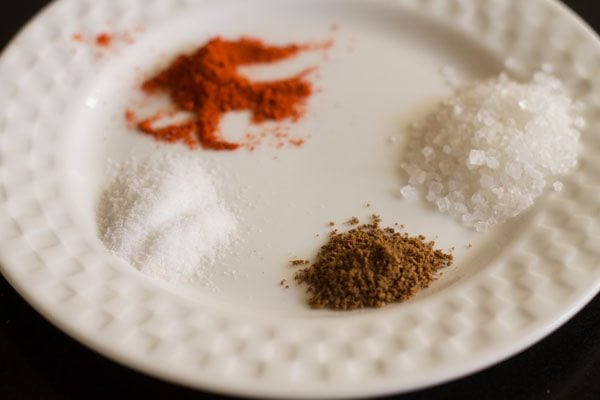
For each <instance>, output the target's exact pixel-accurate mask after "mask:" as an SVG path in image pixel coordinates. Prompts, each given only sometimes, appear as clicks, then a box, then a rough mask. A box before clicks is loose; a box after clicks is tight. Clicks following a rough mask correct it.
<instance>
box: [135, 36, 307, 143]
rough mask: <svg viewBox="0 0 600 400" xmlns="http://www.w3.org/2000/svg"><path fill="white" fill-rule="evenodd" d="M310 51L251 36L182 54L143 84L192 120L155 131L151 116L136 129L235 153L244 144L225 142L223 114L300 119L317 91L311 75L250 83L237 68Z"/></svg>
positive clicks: (216, 41) (218, 39) (215, 42)
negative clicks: (191, 117) (166, 98)
mask: <svg viewBox="0 0 600 400" xmlns="http://www.w3.org/2000/svg"><path fill="white" fill-rule="evenodd" d="M307 49H311V47H310V46H302V45H297V44H290V45H287V46H272V45H267V44H265V43H264V42H262V41H261V40H258V39H252V38H247V37H244V38H241V39H239V40H234V41H228V40H224V39H222V38H221V37H216V38H214V39H212V40H210V41H209V42H208V43H207V44H206V45H204V46H202V47H200V48H199V49H197V50H196V51H195V52H194V53H192V54H185V55H180V56H178V57H177V58H176V59H175V60H174V61H173V62H172V63H171V65H170V66H169V67H168V68H166V69H165V70H163V71H162V72H159V73H158V74H157V75H156V76H154V77H152V78H150V79H149V80H147V81H146V82H144V84H143V86H142V88H143V90H144V91H146V92H147V93H155V92H164V93H167V94H168V95H169V96H170V97H171V99H172V101H173V102H174V104H175V106H176V107H177V109H178V110H179V111H186V112H191V113H192V114H193V115H194V118H193V119H192V120H190V121H188V122H184V123H182V124H174V125H168V126H165V127H161V128H155V127H154V124H155V122H156V121H157V119H158V118H157V117H156V116H153V117H150V118H147V119H145V120H142V121H140V122H139V123H138V128H139V129H140V130H141V131H143V132H145V133H147V134H149V135H151V136H153V137H154V138H156V139H157V140H162V141H167V142H184V143H185V144H186V145H188V146H189V147H192V148H193V147H195V146H196V143H197V141H199V142H200V144H201V145H202V147H203V148H205V149H210V150H235V149H237V148H238V147H240V145H241V143H234V142H229V141H227V140H225V139H224V138H223V137H222V136H221V134H220V132H219V131H218V127H219V123H220V120H221V116H222V115H223V114H224V113H226V112H229V111H240V110H249V111H250V112H251V114H252V122H254V123H261V122H264V121H267V120H272V121H282V120H285V119H290V120H292V121H296V120H298V119H299V118H300V117H301V116H302V115H303V112H304V108H303V107H304V105H305V103H306V100H307V98H308V97H309V96H310V95H311V94H312V93H313V88H312V85H311V83H310V82H309V81H308V80H307V79H306V74H307V72H308V71H304V72H302V73H300V74H298V75H295V76H293V77H291V78H288V79H282V80H276V81H268V82H252V81H250V80H249V79H248V78H246V77H244V76H243V75H241V74H240V73H239V72H238V67H239V66H242V65H250V64H259V63H272V62H276V61H281V60H284V59H287V58H289V57H292V56H294V55H296V54H298V53H299V52H300V51H303V50H307ZM196 138H197V140H196ZM299 143H300V142H298V145H299Z"/></svg>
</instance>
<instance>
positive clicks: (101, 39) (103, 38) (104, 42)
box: [96, 32, 113, 47]
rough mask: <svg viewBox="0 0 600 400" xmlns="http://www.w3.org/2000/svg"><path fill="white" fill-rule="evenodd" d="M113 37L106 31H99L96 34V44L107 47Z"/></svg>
mask: <svg viewBox="0 0 600 400" xmlns="http://www.w3.org/2000/svg"><path fill="white" fill-rule="evenodd" d="M112 41H113V38H112V35H109V34H108V33H105V32H104V33H101V34H99V35H97V36H96V44H97V45H98V46H101V47H108V46H110V45H111V44H112Z"/></svg>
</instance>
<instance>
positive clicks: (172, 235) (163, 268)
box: [97, 154, 236, 282]
mask: <svg viewBox="0 0 600 400" xmlns="http://www.w3.org/2000/svg"><path fill="white" fill-rule="evenodd" d="M97 222H98V228H99V233H100V239H101V240H102V241H103V242H104V244H105V245H106V247H107V248H108V249H109V250H110V251H112V252H113V253H114V254H116V255H117V256H119V257H121V258H123V259H125V260H127V261H129V263H130V264H131V265H133V266H134V267H136V268H137V269H139V270H141V271H142V272H144V273H146V274H149V275H151V276H153V277H156V278H160V279H164V280H167V281H172V282H187V281H191V280H199V279H202V278H204V277H206V276H208V275H207V273H208V271H207V268H208V267H209V266H210V265H211V264H212V263H214V261H215V258H216V256H217V255H218V254H219V252H221V251H222V250H224V249H226V248H227V246H228V245H229V244H230V242H231V239H232V238H233V236H234V234H235V230H236V220H235V218H234V216H233V215H232V214H231V213H230V212H229V211H227V210H226V209H225V207H224V206H223V204H222V202H221V201H220V199H219V197H218V196H217V191H216V188H215V186H214V184H213V182H212V180H211V177H210V176H209V175H208V174H207V173H206V172H205V171H204V169H203V168H202V167H201V165H199V163H198V161H197V160H196V159H194V158H193V157H191V156H189V155H186V154H173V155H171V154H167V155H165V154H155V155H151V156H150V157H148V158H146V159H143V160H137V159H131V160H129V161H126V162H125V163H123V164H122V165H120V166H119V168H118V170H117V171H116V173H115V175H114V177H113V178H112V180H111V181H110V183H109V185H108V186H107V187H106V188H105V190H104V192H103V193H102V195H101V198H100V202H99V204H98V208H97Z"/></svg>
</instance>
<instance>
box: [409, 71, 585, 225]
mask: <svg viewBox="0 0 600 400" xmlns="http://www.w3.org/2000/svg"><path fill="white" fill-rule="evenodd" d="M549 71H550V70H549V69H548V68H545V69H544V70H543V71H540V72H536V73H535V74H534V75H533V78H532V79H531V80H530V81H528V82H518V81H515V80H513V79H511V78H510V77H508V76H507V75H506V74H504V73H502V74H500V75H499V76H497V77H494V78H491V79H488V80H485V81H481V82H475V83H472V84H469V85H466V86H463V87H460V88H458V89H457V90H456V91H455V93H454V94H453V95H452V96H451V97H450V98H448V99H446V100H444V101H442V102H441V103H440V104H439V106H438V107H437V108H436V109H435V110H434V111H433V112H432V113H431V114H429V115H428V116H427V117H426V118H424V119H422V120H418V121H416V122H415V123H413V124H412V129H411V134H410V138H409V140H408V144H407V149H408V151H407V152H406V153H405V157H404V160H403V163H402V164H401V165H402V168H403V169H404V171H405V172H406V173H407V175H408V180H409V182H410V184H411V185H412V186H415V187H417V188H422V189H423V191H424V192H425V193H426V194H427V196H426V199H427V201H429V202H430V203H432V204H434V205H435V206H436V208H437V209H438V210H439V211H441V212H443V213H449V214H451V215H453V216H455V217H456V218H457V219H458V220H460V221H461V222H462V223H463V224H464V225H466V226H468V227H471V228H473V229H475V230H476V231H478V232H485V231H487V230H489V229H491V228H492V227H493V226H495V225H497V224H499V223H502V222H504V221H506V219H508V218H511V217H514V216H517V215H519V214H520V213H521V212H523V211H524V210H526V209H527V208H529V207H530V206H531V205H532V204H533V203H534V201H535V199H536V198H537V197H539V196H540V195H541V194H542V192H543V191H544V189H545V187H546V185H547V182H554V181H553V180H551V178H552V177H553V176H559V175H564V174H567V173H569V172H571V171H572V170H573V169H574V168H575V166H576V164H577V158H578V153H579V136H580V130H581V129H583V128H584V127H585V120H584V119H583V118H582V117H581V116H580V115H578V113H579V112H580V111H581V109H582V107H581V106H577V104H576V103H574V102H573V101H572V100H571V98H570V97H569V95H568V93H567V90H566V88H565V87H564V85H563V84H562V82H561V81H560V80H558V79H557V78H555V77H554V76H552V75H550V74H549ZM457 110H458V111H459V112H458V111H457ZM578 110H579V111H578ZM552 187H553V189H554V190H556V191H560V190H562V187H563V186H562V185H561V184H559V182H557V183H554V184H552ZM461 198H462V199H463V200H460V199H461Z"/></svg>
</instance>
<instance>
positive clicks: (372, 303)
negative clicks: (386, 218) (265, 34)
mask: <svg viewBox="0 0 600 400" xmlns="http://www.w3.org/2000/svg"><path fill="white" fill-rule="evenodd" d="M352 221H355V218H353V219H352ZM380 222H381V220H380V218H379V217H378V216H376V215H373V217H372V222H371V223H370V224H364V225H359V226H357V227H355V228H353V229H351V230H349V231H347V232H343V233H338V232H337V231H336V230H334V231H333V232H331V234H330V235H329V241H328V242H327V243H326V244H325V245H324V246H323V247H321V249H320V251H319V253H318V254H317V260H316V262H314V263H313V264H312V265H311V266H309V267H308V268H305V269H302V270H300V271H298V272H297V273H296V276H295V279H296V281H297V282H298V283H305V284H307V285H308V289H307V290H308V293H310V295H311V297H310V299H309V301H308V302H309V304H310V306H311V307H313V308H329V309H334V310H353V309H358V308H364V307H383V306H385V305H387V304H390V303H395V302H400V301H404V300H406V299H408V298H410V297H411V296H413V295H414V294H415V293H417V291H419V289H422V288H426V287H428V286H429V285H430V284H431V282H433V281H434V280H435V278H436V273H437V272H438V271H439V270H440V269H441V268H444V267H446V266H449V265H450V264H452V255H451V254H447V253H444V252H442V251H441V250H436V249H435V248H434V246H435V242H433V241H426V238H425V237H424V236H422V235H419V236H416V237H411V236H409V235H408V234H407V233H400V232H397V231H396V230H395V229H394V228H381V227H380V225H379V224H380Z"/></svg>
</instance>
